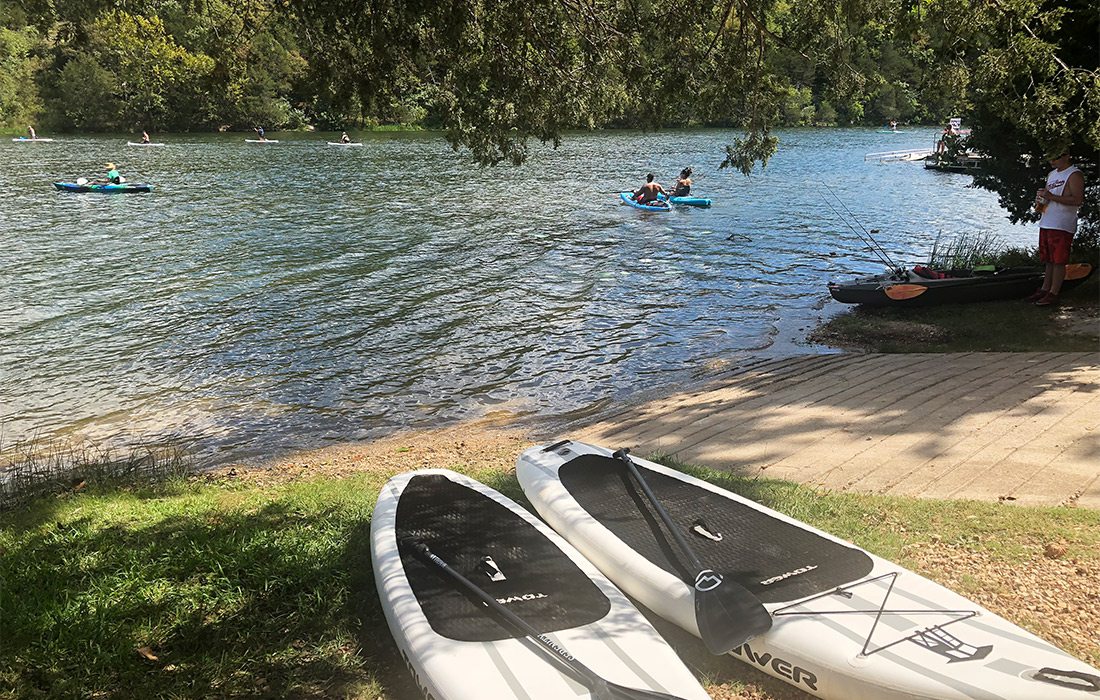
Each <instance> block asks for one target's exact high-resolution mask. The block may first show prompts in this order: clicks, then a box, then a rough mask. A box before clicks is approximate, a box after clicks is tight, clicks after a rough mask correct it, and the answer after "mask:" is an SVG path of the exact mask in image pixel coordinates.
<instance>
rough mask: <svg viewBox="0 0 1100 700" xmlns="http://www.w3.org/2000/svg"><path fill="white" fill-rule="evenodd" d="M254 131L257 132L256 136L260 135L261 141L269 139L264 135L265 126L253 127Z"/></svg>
mask: <svg viewBox="0 0 1100 700" xmlns="http://www.w3.org/2000/svg"><path fill="white" fill-rule="evenodd" d="M253 131H255V132H256V136H258V137H259V138H260V140H261V141H267V137H266V136H264V128H263V127H262V126H257V127H256V128H255V129H253Z"/></svg>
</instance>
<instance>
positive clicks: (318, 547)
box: [0, 467, 1100, 700]
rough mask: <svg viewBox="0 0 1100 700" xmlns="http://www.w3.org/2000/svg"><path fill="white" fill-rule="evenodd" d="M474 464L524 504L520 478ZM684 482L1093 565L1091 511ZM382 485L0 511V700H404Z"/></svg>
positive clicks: (319, 482) (169, 490) (817, 515)
mask: <svg viewBox="0 0 1100 700" xmlns="http://www.w3.org/2000/svg"><path fill="white" fill-rule="evenodd" d="M467 471H468V472H469V473H470V474H471V475H472V476H474V477H475V478H478V479H480V480H481V481H483V482H484V483H486V484H488V485H490V486H492V487H493V488H496V489H498V490H500V491H502V492H504V493H505V494H506V495H508V496H510V497H512V498H514V499H516V500H518V501H520V502H521V503H525V501H523V499H522V495H521V491H520V489H519V486H518V484H517V483H516V481H515V478H514V476H513V475H511V474H503V473H500V472H486V471H484V470H482V471H478V470H477V469H475V468H473V467H470V468H468V469H467ZM691 471H693V472H695V473H696V474H698V475H701V476H703V477H705V478H708V479H710V480H713V481H715V482H717V483H719V484H721V485H723V486H725V487H728V488H731V489H733V490H736V491H740V492H742V493H745V494H746V495H748V496H750V497H752V498H754V499H757V500H760V501H762V502H764V503H766V504H768V505H771V506H772V507H775V508H778V509H779V510H782V511H784V512H787V513H789V514H791V515H793V516H794V517H797V518H800V519H804V520H806V521H808V522H811V523H813V524H816V525H818V526H820V527H822V528H824V529H826V530H828V531H830V532H833V533H836V534H838V535H840V536H842V537H845V538H848V539H851V540H853V541H855V542H856V543H858V544H860V545H862V546H864V547H866V548H868V549H870V550H871V551H874V552H876V553H879V554H881V555H883V556H886V557H888V558H892V559H895V560H897V561H899V563H902V564H906V563H907V561H908V559H909V556H908V553H910V552H912V551H914V549H913V548H914V547H917V548H919V547H920V546H921V545H922V543H930V542H933V541H936V542H950V543H953V544H954V545H955V546H958V547H961V548H968V549H974V550H980V551H982V552H984V553H986V554H988V555H990V556H993V557H995V558H996V559H997V560H999V561H1003V562H1004V563H1005V564H1006V565H1010V564H1011V563H1012V562H1014V561H1018V560H1019V559H1020V558H1021V557H1027V556H1034V552H1035V547H1036V546H1037V545H1038V546H1041V543H1045V542H1049V541H1051V540H1052V539H1061V540H1064V541H1065V542H1066V543H1067V545H1068V546H1069V549H1070V552H1069V554H1067V556H1075V557H1078V558H1080V559H1082V560H1084V559H1092V560H1095V559H1096V558H1098V557H1100V514H1098V513H1095V512H1091V511H1084V510H1080V511H1079V510H1072V509H1030V508H1029V509H1025V508H1018V507H1006V506H997V505H991V504H979V503H969V502H932V501H916V500H906V499H898V498H883V497H877V496H867V495H851V494H832V493H819V492H816V491H814V490H812V489H809V488H806V487H802V486H798V485H795V484H791V483H787V482H779V481H768V480H758V479H754V480H746V479H740V478H736V477H732V476H729V475H726V474H720V473H716V472H710V471H707V470H702V469H691ZM388 476H389V475H388V474H380V473H364V474H361V475H357V476H354V477H347V478H339V479H324V478H318V479H315V480H311V481H299V482H292V483H285V484H279V485H274V486H271V485H268V486H256V485H248V484H246V483H199V482H192V483H189V482H184V481H179V480H177V481H173V482H170V483H168V484H165V485H163V486H158V487H148V488H144V489H141V488H129V489H125V488H121V489H120V488H109V487H100V486H91V487H89V488H88V489H86V490H84V491H81V492H79V493H75V494H69V495H68V496H65V497H49V498H40V499H36V500H33V501H31V502H29V503H26V504H23V505H22V506H20V507H19V508H18V509H16V510H13V511H10V512H8V513H4V514H2V515H0V585H2V587H0V639H2V640H3V643H2V644H0V697H5V698H38V697H66V698H68V697H118V698H131V697H133V698H138V697H141V698H146V697H150V698H151V697H168V698H206V697H258V696H259V697H348V698H363V699H365V700H374V699H375V698H378V697H379V696H382V695H383V694H385V695H386V696H387V697H391V698H393V697H404V696H405V693H408V692H411V690H412V688H411V686H409V685H407V683H408V680H407V678H406V676H407V674H406V673H405V671H404V668H403V664H402V663H401V660H400V659H399V657H398V655H397V652H396V650H395V648H394V646H393V643H392V641H391V639H390V635H389V631H388V629H387V627H386V623H385V620H384V618H383V615H382V611H381V608H380V604H379V602H378V599H377V596H376V594H375V589H374V583H373V580H372V577H371V564H370V545H369V531H370V519H371V512H372V508H373V504H374V502H375V499H376V497H377V494H378V491H379V489H380V487H381V485H382V484H383V483H384V481H385V479H386V478H387V477H388ZM140 648H147V650H148V651H150V652H151V653H152V654H153V655H154V656H155V657H157V658H156V659H155V660H151V659H148V658H143V657H142V655H140V654H139V652H138V649H140Z"/></svg>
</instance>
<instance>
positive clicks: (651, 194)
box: [633, 173, 668, 204]
mask: <svg viewBox="0 0 1100 700" xmlns="http://www.w3.org/2000/svg"><path fill="white" fill-rule="evenodd" d="M659 194H663V195H667V194H668V192H665V188H664V187H661V185H660V183H657V182H654V181H653V173H650V174H648V175H646V176H645V184H644V185H642V186H641V187H640V188H639V189H638V191H637V192H635V193H634V197H633V199H634V201H635V202H637V203H638V204H649V203H650V202H656V201H657V200H658V197H657V195H659Z"/></svg>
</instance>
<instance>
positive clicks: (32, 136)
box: [27, 126, 38, 141]
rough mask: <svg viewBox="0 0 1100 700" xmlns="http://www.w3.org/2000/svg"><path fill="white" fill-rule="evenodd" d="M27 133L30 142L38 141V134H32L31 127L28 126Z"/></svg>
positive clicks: (32, 128) (32, 129)
mask: <svg viewBox="0 0 1100 700" xmlns="http://www.w3.org/2000/svg"><path fill="white" fill-rule="evenodd" d="M27 131H29V132H30V134H31V141H37V140H38V134H36V133H34V127H33V126H28V127H27Z"/></svg>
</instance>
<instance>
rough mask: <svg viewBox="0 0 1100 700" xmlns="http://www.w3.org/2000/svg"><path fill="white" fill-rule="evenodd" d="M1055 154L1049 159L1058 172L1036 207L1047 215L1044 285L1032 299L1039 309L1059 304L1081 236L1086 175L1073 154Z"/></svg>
mask: <svg viewBox="0 0 1100 700" xmlns="http://www.w3.org/2000/svg"><path fill="white" fill-rule="evenodd" d="M1055 153H1056V154H1051V156H1050V157H1049V160H1050V164H1051V166H1053V168H1054V170H1051V171H1050V174H1049V175H1047V181H1046V185H1045V186H1044V187H1042V188H1041V189H1039V191H1038V192H1036V193H1035V206H1036V208H1037V209H1039V210H1040V211H1041V212H1042V214H1043V216H1042V218H1041V219H1039V259H1040V260H1042V261H1043V262H1044V263H1046V271H1045V274H1044V275H1043V286H1042V287H1040V288H1039V289H1037V290H1035V293H1034V294H1032V295H1031V296H1030V297H1028V301H1031V302H1034V303H1035V305H1036V306H1050V305H1051V304H1056V303H1058V294H1059V293H1060V292H1061V291H1062V282H1063V281H1064V280H1065V278H1066V263H1068V262H1069V248H1070V244H1071V243H1072V242H1073V234H1075V233H1077V211H1078V210H1079V209H1080V208H1081V202H1082V200H1083V199H1084V195H1085V176H1084V175H1082V174H1081V171H1080V170H1078V169H1077V167H1076V166H1074V165H1071V164H1070V156H1069V152H1068V151H1062V152H1055Z"/></svg>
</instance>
